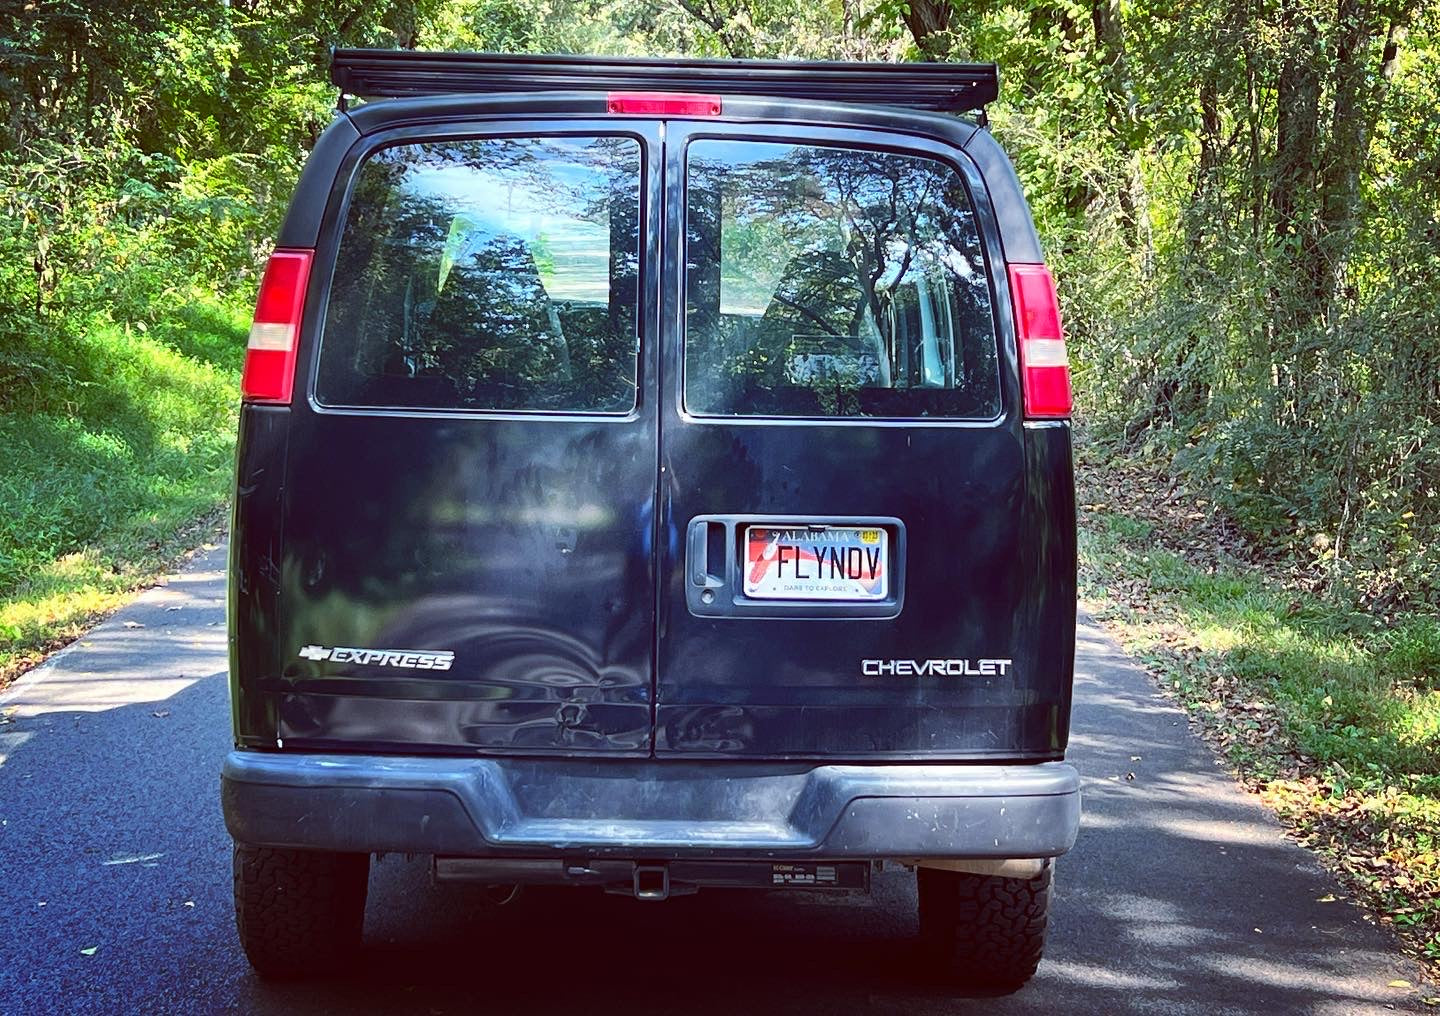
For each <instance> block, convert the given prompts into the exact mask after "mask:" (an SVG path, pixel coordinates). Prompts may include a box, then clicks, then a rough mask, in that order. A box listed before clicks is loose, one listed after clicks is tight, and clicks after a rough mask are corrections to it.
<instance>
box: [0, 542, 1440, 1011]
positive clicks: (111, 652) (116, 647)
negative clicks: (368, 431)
mask: <svg viewBox="0 0 1440 1016" xmlns="http://www.w3.org/2000/svg"><path fill="white" fill-rule="evenodd" d="M222 568H223V555H222V552H221V551H219V550H215V551H211V552H209V553H207V554H204V555H202V556H201V557H199V558H197V559H196V560H195V562H194V563H193V565H192V566H191V567H190V568H189V569H188V570H187V571H186V572H184V573H183V574H181V575H179V576H177V577H175V578H173V579H172V580H171V581H170V582H169V584H168V585H167V586H163V587H160V588H157V589H154V590H151V591H150V592H148V593H146V594H145V595H144V596H142V597H141V598H140V599H139V600H138V601H137V602H136V603H134V604H133V605H131V606H130V607H128V608H127V609H125V610H124V611H122V612H121V613H120V614H118V615H117V616H116V617H114V618H112V619H111V620H110V621H107V622H106V623H105V624H103V625H101V626H100V627H99V628H97V629H96V630H95V631H94V632H92V633H91V634H90V635H89V636H87V637H86V638H85V639H83V640H81V641H80V642H79V643H78V644H76V645H75V646H73V647H72V648H71V649H69V650H67V651H66V652H64V653H62V654H60V655H58V656H57V657H56V658H55V659H53V660H52V661H51V662H50V663H49V664H48V665H47V666H45V667H43V668H41V669H40V670H38V671H36V672H34V673H33V674H32V675H31V676H30V677H28V678H26V679H25V680H24V681H23V682H22V683H21V684H20V685H19V686H18V687H17V688H14V689H12V690H11V691H10V692H9V693H8V694H7V695H6V696H5V697H4V699H3V700H0V711H3V712H4V713H5V714H8V722H3V721H0V1013H4V1014H6V1016H8V1014H14V1013H47V1012H85V1013H107V1014H128V1013H149V1012H187V1013H188V1012H197V1013H204V1012H243V1013H272V1012H273V1013H349V1012H377V1013H378V1012H386V1013H388V1012H405V1013H420V1014H437V1013H464V1012H480V1011H483V1012H487V1013H508V1012H545V1013H551V1012H554V1013H562V1012H563V1013H608V1012H621V1011H623V1012H625V1013H627V1014H640V1013H650V1012H676V1013H702V1012H703V1013H710V1012H714V1013H724V1014H727V1016H733V1014H734V1013H736V1012H742V1013H758V1012H787V1013H793V1012H806V1013H853V1012H888V1013H907V1014H926V1013H942V1012H943V1013H979V1012H985V1013H994V1014H1008V1013H1061V1012H1065V1013H1106V1014H1109V1013H1127V1012H1150V1013H1195V1014H1204V1016H1216V1014H1220V1013H1252V1012H1261V1013H1267V1014H1279V1013H1324V1014H1332V1013H1357V1012H1385V1011H1395V1010H1403V1011H1409V1010H1411V1009H1414V1008H1418V1006H1419V996H1418V993H1417V992H1416V991H1413V990H1406V989H1402V988H1390V987H1388V986H1387V985H1388V984H1389V982H1390V981H1392V980H1395V979H1405V980H1408V981H1411V982H1418V976H1417V975H1418V972H1417V971H1416V969H1415V968H1414V967H1413V966H1412V965H1411V964H1410V963H1408V962H1407V961H1405V960H1404V959H1403V958H1401V957H1400V956H1399V954H1398V953H1397V951H1396V949H1395V947H1394V944H1393V942H1392V941H1391V940H1390V938H1389V936H1388V934H1386V933H1385V932H1384V931H1382V930H1381V929H1378V928H1376V927H1373V926H1372V925H1371V924H1369V923H1367V922H1366V921H1365V920H1363V918H1362V914H1361V913H1360V911H1359V910H1357V909H1356V908H1355V907H1353V906H1351V905H1350V904H1348V903H1346V902H1344V901H1343V899H1342V900H1337V901H1333V902H1322V901H1323V900H1327V899H1329V898H1330V897H1331V895H1332V894H1333V895H1335V896H1343V894H1342V893H1341V892H1340V890H1339V889H1338V888H1337V887H1336V886H1335V885H1333V884H1332V883H1331V882H1330V881H1329V879H1328V878H1327V877H1326V876H1325V875H1324V873H1323V872H1322V871H1321V870H1320V869H1319V868H1318V867H1317V866H1316V864H1315V863H1314V862H1313V861H1312V860H1311V859H1310V857H1309V856H1308V855H1307V854H1306V853H1305V852H1304V851H1302V850H1300V849H1299V848H1298V847H1295V846H1293V845H1291V844H1290V843H1288V842H1287V841H1286V840H1285V839H1284V837H1283V836H1282V835H1281V833H1280V831H1279V828H1278V826H1277V825H1276V823H1275V822H1274V820H1273V819H1272V818H1271V817H1270V816H1269V814H1268V813H1267V812H1266V811H1264V810H1263V809H1262V808H1261V807H1260V806H1259V805H1257V804H1256V803H1255V802H1254V801H1253V800H1252V799H1250V798H1248V797H1247V796H1246V795H1244V794H1243V793H1241V792H1240V791H1239V790H1237V789H1236V788H1235V786H1234V785H1233V784H1232V782H1231V781H1230V780H1229V779H1228V778H1227V777H1226V776H1225V775H1224V773H1223V772H1222V771H1221V770H1220V769H1219V768H1217V766H1216V765H1215V763H1214V761H1213V758H1212V756H1211V754H1210V752H1209V751H1208V749H1207V748H1206V747H1205V746H1204V745H1203V744H1201V743H1200V742H1198V741H1197V740H1196V739H1195V738H1194V737H1193V736H1192V735H1191V734H1190V733H1189V732H1188V730H1187V726H1186V722H1185V720H1184V717H1183V715H1182V714H1181V713H1180V712H1178V711H1177V710H1176V709H1175V708H1173V707H1172V706H1170V705H1168V704H1167V703H1166V702H1165V701H1164V700H1163V699H1161V698H1159V697H1157V695H1156V693H1155V691H1154V689H1153V687H1152V685H1151V683H1150V681H1149V679H1148V678H1147V677H1146V676H1145V675H1144V674H1143V673H1142V672H1141V671H1139V670H1137V669H1136V668H1135V667H1134V666H1133V665H1131V664H1130V663H1129V662H1128V661H1127V660H1126V658H1125V657H1124V656H1123V655H1122V654H1121V652H1120V650H1119V649H1117V648H1116V646H1115V644H1114V643H1113V642H1112V641H1110V639H1108V638H1107V637H1106V636H1105V635H1104V634H1102V633H1101V632H1100V631H1099V630H1098V629H1097V628H1096V627H1095V626H1094V625H1092V624H1085V625H1083V626H1082V628H1081V633H1080V649H1079V660H1078V663H1079V666H1078V668H1077V671H1078V672H1077V681H1078V688H1077V692H1078V694H1077V704H1076V712H1075V728H1076V729H1075V734H1074V736H1073V738H1072V742H1071V746H1072V757H1073V758H1074V760H1075V761H1076V762H1077V763H1078V765H1079V766H1080V767H1081V769H1082V771H1083V772H1084V774H1085V823H1084V828H1083V829H1082V831H1081V835H1080V843H1079V845H1078V846H1077V847H1076V849H1075V850H1074V852H1073V853H1071V854H1070V855H1069V856H1068V857H1066V858H1065V859H1064V860H1062V861H1061V862H1060V865H1059V868H1058V879H1059V882H1058V893H1057V898H1056V901H1055V905H1054V908H1053V917H1052V922H1053V923H1052V933H1051V944H1050V947H1049V950H1048V955H1047V958H1046V961H1045V963H1044V965H1043V966H1042V967H1041V971H1040V974H1039V976H1038V977H1037V978H1036V979H1035V980H1034V981H1033V982H1032V983H1031V984H1030V985H1029V986H1028V987H1027V988H1025V989H1024V990H1023V991H1021V992H1019V993H1017V994H1015V995H1012V996H1009V997H1006V998H970V997H963V996H962V997H957V996H956V995H955V994H954V992H953V991H952V990H949V989H947V988H945V987H944V986H943V985H942V984H939V983H936V982H935V981H934V980H932V979H928V978H927V977H926V976H925V972H924V970H923V969H922V968H921V967H920V966H919V965H918V961H917V960H916V959H915V956H916V949H915V945H914V941H913V937H912V936H913V935H914V931H915V918H914V902H915V901H914V890H913V880H912V879H910V878H909V877H907V876H906V874H905V873H904V872H903V871H888V872H885V873H882V874H881V875H880V876H879V877H878V878H877V880H876V885H875V891H874V893H873V895H871V896H870V897H869V898H855V899H854V900H852V901H845V900H844V899H842V898H835V897H824V896H819V895H811V894H802V893H796V894H783V893H777V894H772V895H766V896H759V895H749V894H727V893H723V892H713V893H710V894H702V895H700V896H696V897H690V898H682V899H675V900H671V901H669V902H667V903H664V904H659V905H657V904H653V903H639V902H636V901H634V900H629V899H623V898H618V897H606V896H603V895H601V894H599V893H598V892H593V893H592V892H586V891H581V890H563V889H558V890H553V891H550V892H539V891H536V892H532V893H529V894H527V895H526V896H524V897H523V898H522V899H521V900H520V901H519V902H518V903H516V904H514V905H512V906H509V907H506V908H503V909H498V910H497V909H493V908H488V907H486V906H485V905H484V904H483V902H482V901H481V899H480V898H479V896H478V895H477V894H476V893H474V892H470V891H463V890H455V889H453V888H452V889H447V890H444V891H441V890H439V889H435V888H432V887H431V886H430V884H429V881H428V878H427V870H426V867H425V865H424V864H423V863H422V862H419V861H413V862H406V861H400V860H387V861H386V862H385V863H384V864H382V865H379V866H377V867H376V868H375V871H374V874H373V876H372V881H371V895H370V905H369V910H368V915H367V925H366V943H367V944H366V949H365V952H364V954H363V957H362V959H361V960H360V961H359V962H358V963H357V964H356V966H355V969H354V970H353V972H351V973H350V974H349V975H348V976H346V977H345V978H343V979H341V980H337V981H332V982H328V983H313V984H304V985H298V986H271V985H267V984H262V983H261V982H260V981H259V980H257V979H256V978H255V977H254V976H252V975H251V974H250V972H249V970H248V968H247V967H246V965H245V961H244V959H243V958H242V956H241V954H240V951H239V948H238V946H237V944H236V942H235V936H234V932H233V929H232V925H231V905H230V843H229V840H228V838H227V837H226V834H225V829H224V826H223V824H222V822H221V819H220V813H219V803H218V793H217V789H218V778H217V774H218V771H219V766H220V759H221V757H222V755H223V754H224V752H225V750H226V748H227V746H228V741H229V733H230V726H229V720H228V717H227V711H226V710H227V705H226V680H225V674H224V667H225V656H224V650H225V639H224V616H223V608H222V597H223V573H222ZM136 624H141V625H143V627H135V626H134V625H136ZM1132 756H1139V757H1138V758H1136V759H1133V760H1132ZM1129 772H1133V773H1134V774H1135V778H1134V779H1133V781H1132V780H1126V779H1125V774H1126V773H1129ZM92 949H93V953H92V954H91V955H86V952H87V951H89V950H92ZM1432 1011H1433V1010H1432Z"/></svg>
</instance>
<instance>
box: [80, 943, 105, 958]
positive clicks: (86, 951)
mask: <svg viewBox="0 0 1440 1016" xmlns="http://www.w3.org/2000/svg"><path fill="white" fill-rule="evenodd" d="M99 948H100V947H99V946H98V945H92V946H90V947H89V948H87V949H81V950H80V955H81V956H94V955H95V950H96V949H99Z"/></svg>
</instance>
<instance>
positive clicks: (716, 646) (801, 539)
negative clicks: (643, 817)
mask: <svg viewBox="0 0 1440 1016" xmlns="http://www.w3.org/2000/svg"><path fill="white" fill-rule="evenodd" d="M670 128H671V133H670V135H669V137H668V139H667V171H668V174H669V179H668V186H667V194H669V195H670V196H671V197H672V201H671V203H670V207H669V212H668V216H667V227H668V241H667V243H668V249H667V257H666V264H667V265H669V266H675V268H676V270H675V272H674V275H673V277H672V278H669V279H667V281H666V296H665V300H666V304H665V309H664V320H665V322H666V330H667V336H666V343H665V350H664V352H665V358H664V360H665V362H664V371H665V373H664V376H663V378H662V398H661V402H662V417H661V428H660V432H661V445H660V458H661V493H660V511H661V517H662V520H663V522H664V525H665V528H666V531H667V532H670V533H671V534H673V535H672V536H671V538H670V539H668V540H666V541H665V545H664V547H663V548H662V551H661V554H662V557H661V574H662V578H663V583H662V587H661V595H660V601H659V611H660V613H659V639H658V647H659V655H658V664H657V667H658V673H657V695H656V700H657V722H656V752H657V754H658V755H661V756H697V757H704V756H711V757H771V758H811V757H827V758H837V757H838V758H848V759H862V758H897V759H898V758H926V757H930V758H939V757H943V758H948V759H954V758H968V757H975V758H988V759H996V758H1003V759H1015V760H1026V759H1031V760H1033V759H1040V758H1055V757H1058V756H1059V755H1060V753H1061V752H1062V751H1063V747H1064V743H1065V738H1066V723H1067V719H1066V718H1067V717H1068V713H1069V707H1068V694H1069V693H1068V685H1069V670H1068V667H1067V666H1066V665H1065V664H1064V662H1063V661H1061V660H1059V659H1058V657H1059V656H1063V650H1064V647H1063V646H1059V648H1060V649H1061V652H1060V653H1058V654H1052V653H1050V652H1049V647H1051V646H1057V645H1059V643H1061V642H1063V641H1064V640H1063V639H1059V638H1056V637H1053V636H1052V634H1051V633H1050V632H1046V631H1044V630H1043V629H1042V626H1041V625H1039V624H1037V619H1039V618H1042V617H1043V616H1044V615H1043V613H1042V612H1040V611H1038V610H1037V605H1038V604H1039V603H1040V602H1041V600H1040V598H1041V597H1043V596H1044V595H1045V590H1044V588H1043V585H1044V578H1043V575H1042V574H1041V573H1040V571H1039V570H1038V569H1037V567H1036V562H1037V561H1038V560H1039V559H1040V558H1041V556H1042V555H1041V554H1040V553H1037V551H1036V549H1035V546H1036V544H1037V543H1043V541H1045V540H1046V539H1047V537H1046V533H1045V530H1044V529H1043V527H1042V526H1035V525H1031V523H1033V522H1034V520H1035V515H1034V513H1033V512H1032V511H1030V509H1029V507H1028V506H1027V502H1026V493H1027V481H1026V461H1027V456H1026V445H1027V441H1028V435H1027V433H1026V431H1027V425H1026V424H1024V423H1023V421H1022V419H1021V412H1020V400H1019V390H1018V377H1017V368H1016V363H1015V357H1014V352H1013V343H1014V340H1013V334H1012V329H1011V327H1010V324H1009V303H1008V300H1007V297H1006V295H1005V282H1004V279H1005V266H1004V263H1003V257H1002V256H1001V254H1000V250H999V242H998V238H997V233H996V225H995V222H994V219H993V213H992V211H991V209H990V206H989V204H988V201H987V199H986V198H985V192H984V184H983V180H982V179H981V178H980V176H979V174H978V171H977V170H976V168H975V166H974V165H973V164H972V163H970V162H969V160H968V159H966V158H965V156H964V155H963V153H961V152H959V151H958V150H955V149H952V148H949V147H948V146H945V145H942V144H940V143H938V142H936V143H931V142H928V141H921V140H918V139H916V138H914V137H911V136H906V137H900V136H895V135H889V134H886V133H884V132H881V131H862V130H844V129H833V130H821V129H816V128H813V127H806V128H804V129H803V131H800V130H797V129H796V128H793V127H790V128H787V127H784V126H757V125H736V126H726V125H717V124H714V123H710V124H706V123H697V122H688V123H675V124H672V125H670ZM681 266H683V271H681V270H679V269H680V267H681ZM1067 439H1068V438H1067ZM1061 465H1063V467H1064V468H1065V469H1067V470H1068V459H1066V460H1065V461H1064V462H1063V463H1059V462H1057V463H1056V466H1057V468H1058V467H1060V466H1061ZM1065 479H1066V480H1067V482H1068V473H1067V474H1066V476H1065ZM1064 522H1065V520H1064V519H1058V518H1057V519H1056V520H1054V524H1055V525H1056V526H1063V524H1064ZM1027 527H1028V529H1029V531H1026V530H1027ZM1058 542H1059V541H1058V538H1057V543H1058ZM1058 592H1059V593H1061V594H1066V593H1068V594H1070V595H1072V596H1073V588H1067V589H1058Z"/></svg>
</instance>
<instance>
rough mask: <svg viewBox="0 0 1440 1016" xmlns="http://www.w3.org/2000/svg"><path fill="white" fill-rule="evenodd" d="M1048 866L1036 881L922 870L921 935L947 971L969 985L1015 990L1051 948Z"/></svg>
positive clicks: (919, 882) (919, 877) (919, 879)
mask: <svg viewBox="0 0 1440 1016" xmlns="http://www.w3.org/2000/svg"><path fill="white" fill-rule="evenodd" d="M1052 871H1053V865H1050V864H1047V865H1045V868H1044V870H1043V871H1041V872H1040V874H1038V875H1036V876H1035V877H1034V878H998V877H995V876H991V875H972V874H969V873H968V872H963V871H943V870H940V869H937V868H920V869H919V870H918V871H917V872H916V882H917V888H918V890H919V897H920V937H921V939H922V941H923V942H924V943H925V945H926V947H927V951H928V952H929V954H930V955H931V956H932V958H934V959H935V960H937V961H938V963H939V965H940V966H941V968H942V969H943V971H944V972H945V973H946V974H947V975H948V976H949V977H950V978H952V979H953V980H955V981H957V982H959V983H960V984H963V985H964V986H966V987H974V988H982V989H993V990H1000V991H1014V990H1016V989H1017V988H1019V987H1020V986H1021V985H1023V984H1024V983H1025V982H1026V981H1028V980H1029V979H1030V978H1031V977H1032V976H1033V975H1034V973H1035V968H1036V967H1038V966H1039V965H1040V955H1041V953H1043V952H1044V950H1045V923H1046V920H1047V918H1048V916H1049V910H1050V879H1051V873H1052Z"/></svg>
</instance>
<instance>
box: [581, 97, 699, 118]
mask: <svg viewBox="0 0 1440 1016" xmlns="http://www.w3.org/2000/svg"><path fill="white" fill-rule="evenodd" d="M605 100H606V101H605V108H606V110H607V111H608V112H611V113H625V114H629V115H631V116H719V115H720V109H721V103H720V96H718V95H695V94H691V93H687V92H611V93H610V94H609V95H607V96H606V97H605Z"/></svg>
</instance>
